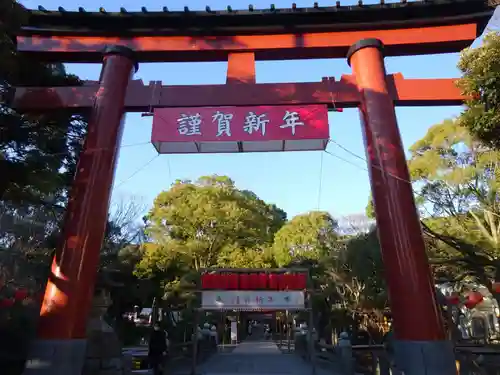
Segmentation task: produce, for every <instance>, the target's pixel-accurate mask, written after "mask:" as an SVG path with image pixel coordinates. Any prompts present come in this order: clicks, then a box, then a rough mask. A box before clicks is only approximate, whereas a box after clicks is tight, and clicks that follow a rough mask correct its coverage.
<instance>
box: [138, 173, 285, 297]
mask: <svg viewBox="0 0 500 375" xmlns="http://www.w3.org/2000/svg"><path fill="white" fill-rule="evenodd" d="M285 219H286V214H285V213H284V212H283V211H282V210H280V209H278V208H277V207H276V206H274V205H268V204H266V203H265V202H264V201H262V200H261V199H259V198H258V197H257V196H256V195H255V194H253V193H251V192H248V191H244V190H239V189H238V188H237V187H236V186H235V184H234V182H233V181H232V180H231V179H230V178H228V177H226V176H204V177H201V178H199V179H198V180H197V181H195V182H192V181H177V182H175V183H174V184H173V185H172V187H171V188H170V189H169V190H168V191H164V192H162V193H160V194H159V195H158V197H157V198H156V199H155V201H154V204H153V208H152V209H151V211H150V212H149V214H148V215H147V217H146V222H147V224H146V235H147V240H148V242H147V243H145V244H144V245H143V255H142V258H141V261H140V262H139V264H138V265H137V268H136V272H137V274H138V275H140V276H141V277H150V278H156V280H157V281H158V283H159V284H161V285H160V290H162V292H163V293H164V296H165V297H166V296H167V294H168V295H170V297H171V298H173V297H172V296H174V295H178V294H179V293H180V292H181V291H182V290H187V289H189V288H192V287H193V284H194V283H195V282H196V280H197V277H198V275H199V271H200V270H201V269H202V268H209V267H219V266H225V267H244V266H245V267H268V266H270V265H271V258H272V257H270V256H269V255H268V254H269V250H267V249H268V248H269V246H270V245H271V244H272V241H273V238H274V235H275V232H276V230H278V229H279V228H280V226H281V225H282V224H283V223H284V221H285Z"/></svg>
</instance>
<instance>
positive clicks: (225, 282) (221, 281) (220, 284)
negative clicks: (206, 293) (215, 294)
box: [217, 273, 229, 290]
mask: <svg viewBox="0 0 500 375" xmlns="http://www.w3.org/2000/svg"><path fill="white" fill-rule="evenodd" d="M228 288H229V275H228V274H227V273H219V274H217V289H221V290H224V289H228Z"/></svg>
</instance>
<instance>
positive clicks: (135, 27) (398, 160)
mask: <svg viewBox="0 0 500 375" xmlns="http://www.w3.org/2000/svg"><path fill="white" fill-rule="evenodd" d="M491 14H492V9H490V8H488V6H487V5H486V4H485V3H484V2H483V1H479V0H466V1H462V2H453V1H446V0H445V1H443V2H439V3H438V4H433V3H430V2H421V3H420V2H419V3H412V2H410V3H406V1H403V2H402V3H401V4H397V5H396V4H390V5H387V6H386V5H385V4H384V3H383V2H381V4H380V5H363V4H362V2H360V3H359V5H358V6H357V7H342V6H340V2H337V5H336V6H335V7H319V6H318V5H317V4H315V7H314V8H312V9H305V10H304V9H298V8H297V7H296V6H295V5H293V6H292V8H291V9H274V7H272V8H271V9H270V10H266V11H257V10H254V9H253V7H250V8H249V10H248V11H233V10H232V9H231V8H230V7H228V10H227V11H226V12H214V11H212V10H210V9H209V8H208V7H207V10H206V12H191V11H189V9H188V8H187V7H186V8H185V9H184V12H169V11H168V9H166V8H164V9H163V12H148V11H147V10H146V9H143V11H142V12H137V13H129V12H127V11H126V10H122V11H121V13H108V12H106V11H105V10H104V9H101V10H100V12H99V13H88V12H85V10H83V9H80V10H79V12H68V11H65V10H64V9H62V8H60V9H59V11H57V12H49V11H46V10H44V9H41V10H39V11H31V16H30V19H29V21H28V23H29V24H28V25H27V26H26V27H25V28H24V29H23V30H22V32H21V33H20V35H18V36H17V46H18V50H19V51H20V52H22V53H26V54H30V55H32V56H33V57H36V58H40V59H44V60H46V61H64V62H68V61H73V62H100V61H102V62H103V68H102V72H101V77H100V80H99V82H87V83H86V84H85V85H83V86H80V87H56V88H39V87H37V88H30V87H28V88H17V89H16V91H15V95H14V97H13V105H14V107H15V108H17V109H18V110H23V111H47V110H54V109H58V108H72V109H74V110H75V111H77V110H87V109H90V110H91V117H90V121H89V129H88V136H87V139H86V143H85V147H84V149H83V151H82V154H81V156H80V160H79V164H78V168H77V172H76V175H75V181H74V185H73V188H72V191H71V195H70V200H69V203H68V207H67V217H66V221H65V224H64V230H63V237H64V241H62V242H61V245H60V246H59V247H58V249H57V253H56V256H55V258H54V261H53V264H52V272H51V275H50V277H49V281H48V285H47V289H46V293H45V298H44V303H43V306H42V309H41V317H40V318H41V321H40V325H39V331H38V337H39V339H41V340H44V341H43V345H45V346H47V345H52V346H54V347H61V345H64V346H66V347H73V348H74V350H75V351H77V352H78V353H79V354H78V355H79V357H78V358H80V359H81V360H83V359H82V358H83V357H82V356H83V354H82V348H84V344H85V342H84V338H85V325H86V322H87V316H88V311H89V307H90V303H91V298H92V294H93V289H94V283H95V278H96V269H97V264H98V261H99V252H100V247H101V243H102V239H103V235H104V228H105V225H106V220H107V211H108V205H109V198H110V191H111V185H112V181H113V174H114V167H115V164H116V157H117V150H118V147H119V143H120V138H121V133H122V115H123V113H124V111H139V112H142V111H148V110H150V108H158V107H196V106H200V107H201V106H244V105H280V104H316V103H321V104H327V105H328V106H330V108H331V107H332V106H333V105H335V106H336V107H338V108H349V107H358V108H359V109H360V113H361V120H362V124H363V134H364V139H365V145H366V151H367V155H368V165H369V171H370V179H371V186H372V193H373V199H374V204H375V213H376V218H377V223H378V231H379V238H380V243H381V248H382V252H383V257H384V264H385V268H386V277H387V283H388V287H389V292H390V301H391V309H392V313H393V317H394V328H395V335H396V339H397V345H396V350H397V355H398V358H399V360H400V365H401V366H403V369H404V371H405V373H406V374H407V375H414V374H415V375H417V374H421V373H423V372H425V373H427V374H435V375H438V374H439V375H442V374H446V375H451V374H452V373H453V374H454V373H455V367H454V355H453V349H452V346H451V343H450V342H448V341H447V340H446V337H445V331H444V328H443V323H442V320H441V316H440V313H439V311H438V307H437V303H436V300H435V291H434V283H433V280H432V276H431V274H430V270H429V265H428V261H427V257H426V254H425V246H424V242H423V238H422V234H421V228H420V223H419V218H418V214H417V211H416V208H415V203H414V199H413V192H412V187H411V184H410V183H409V182H407V181H409V180H410V176H409V173H408V169H407V165H406V160H405V155H404V150H403V147H402V143H401V137H400V134H399V130H398V126H397V120H396V115H395V111H394V106H395V105H401V106H405V105H406V106H416V105H423V106H432V105H456V104H460V103H462V101H463V97H461V95H460V92H459V90H458V89H457V88H456V86H455V83H454V80H451V79H405V78H403V77H402V75H400V74H395V75H386V71H385V67H384V56H401V55H417V54H431V53H445V52H458V51H460V50H461V49H463V48H465V47H467V46H469V45H470V43H472V41H473V40H474V39H475V38H476V37H477V36H478V35H480V33H481V32H482V31H483V29H484V27H485V25H486V23H487V21H488V19H489V17H490V16H491ZM125 24H126V25H128V26H127V27H126V28H124V27H123V26H122V25H125ZM103 51H104V58H103V59H102V52H103ZM345 56H347V61H348V63H349V64H350V65H351V66H352V70H353V75H351V76H343V77H342V79H341V80H340V81H335V80H334V79H331V78H325V79H323V81H322V82H314V83H285V84H256V80H255V60H285V59H296V58H335V57H336V58H339V57H345ZM101 59H102V60H101ZM152 61H161V62H167V61H228V74H227V84H226V85H206V86H164V85H162V83H161V82H153V83H151V84H149V85H148V86H145V85H144V84H143V83H142V82H141V81H132V82H130V83H129V81H130V77H131V75H132V73H133V71H134V66H135V69H137V65H136V64H137V63H138V62H152ZM332 95H333V98H334V101H335V103H332ZM415 300H417V301H419V302H420V303H418V304H415V303H414V301H415ZM71 350H73V349H71ZM45 355H46V356H47V354H45ZM52 355H53V354H52ZM81 360H75V359H73V360H72V361H73V362H74V363H73V366H77V362H78V363H80V362H81ZM61 361H63V360H62V359H61ZM66 361H67V360H66ZM56 365H57V364H55V365H54V366H56ZM59 368H60V369H59V370H54V367H53V368H52V369H51V370H50V371H49V372H50V373H51V374H54V373H57V371H62V370H61V368H62V367H61V365H59ZM66 371H67V368H66ZM66 373H67V372H66Z"/></svg>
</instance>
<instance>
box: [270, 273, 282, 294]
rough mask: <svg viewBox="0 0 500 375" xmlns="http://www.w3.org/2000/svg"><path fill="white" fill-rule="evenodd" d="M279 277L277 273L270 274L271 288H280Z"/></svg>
mask: <svg viewBox="0 0 500 375" xmlns="http://www.w3.org/2000/svg"><path fill="white" fill-rule="evenodd" d="M279 288H280V285H279V277H278V275H276V274H275V273H271V274H270V275H269V289H271V290H279Z"/></svg>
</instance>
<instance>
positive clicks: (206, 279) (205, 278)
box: [201, 273, 210, 289]
mask: <svg viewBox="0 0 500 375" xmlns="http://www.w3.org/2000/svg"><path fill="white" fill-rule="evenodd" d="M209 285H210V275H209V274H208V273H204V274H203V275H201V289H210V286H209Z"/></svg>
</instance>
